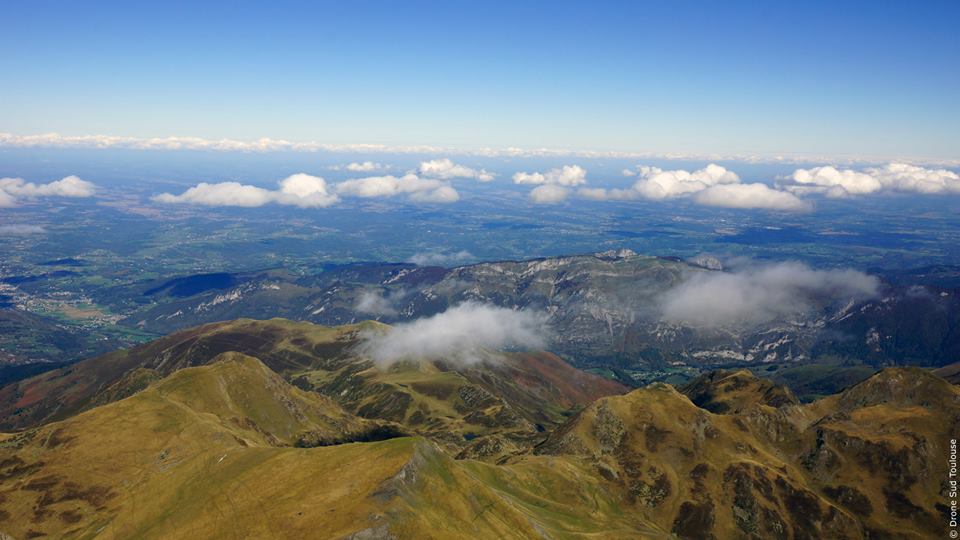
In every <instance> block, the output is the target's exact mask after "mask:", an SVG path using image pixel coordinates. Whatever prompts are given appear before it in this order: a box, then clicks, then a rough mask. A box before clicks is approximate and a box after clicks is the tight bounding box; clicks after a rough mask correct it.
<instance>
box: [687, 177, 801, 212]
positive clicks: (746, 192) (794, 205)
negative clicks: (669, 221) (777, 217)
mask: <svg viewBox="0 0 960 540" xmlns="http://www.w3.org/2000/svg"><path fill="white" fill-rule="evenodd" d="M693 200H694V201H695V202H697V203H698V204H702V205H705V206H719V207H722V208H763V209H767V210H784V211H789V212H802V211H806V210H810V209H811V208H812V207H811V205H810V203H809V202H807V201H803V200H800V199H799V198H798V197H797V196H796V195H794V194H793V193H788V192H786V191H780V190H776V189H772V188H770V186H767V185H766V184H760V183H756V184H722V185H717V186H710V187H708V188H707V189H704V190H703V191H699V192H697V193H696V194H694V196H693Z"/></svg>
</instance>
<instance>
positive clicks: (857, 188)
mask: <svg viewBox="0 0 960 540" xmlns="http://www.w3.org/2000/svg"><path fill="white" fill-rule="evenodd" d="M780 183H781V184H782V185H783V187H784V189H787V190H789V191H791V192H793V193H798V194H808V193H820V194H823V195H826V196H827V197H834V198H838V197H848V196H851V195H867V194H871V193H877V192H880V191H903V192H914V193H925V194H937V193H960V175H958V174H957V173H955V172H953V171H949V170H946V169H927V168H924V167H918V166H916V165H909V164H906V163H890V164H887V165H885V166H883V167H870V168H866V169H864V170H862V171H855V170H852V169H837V168H835V167H831V166H825V167H815V168H812V169H797V170H796V171H794V172H793V174H792V175H790V176H789V177H786V178H781V179H780Z"/></svg>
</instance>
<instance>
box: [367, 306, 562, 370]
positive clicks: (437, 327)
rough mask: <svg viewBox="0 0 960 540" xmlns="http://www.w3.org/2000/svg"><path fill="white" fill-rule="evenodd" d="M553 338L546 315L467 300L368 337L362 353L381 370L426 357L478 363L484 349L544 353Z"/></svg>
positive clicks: (463, 362) (462, 362)
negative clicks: (401, 361) (526, 350)
mask: <svg viewBox="0 0 960 540" xmlns="http://www.w3.org/2000/svg"><path fill="white" fill-rule="evenodd" d="M547 335H548V334H547V328H546V318H545V317H544V316H543V315H542V314H537V313H531V312H526V311H517V310H512V309H507V308H501V307H496V306H491V305H487V304H479V303H476V302H466V303H463V304H460V305H458V306H456V307H452V308H450V309H448V310H446V311H444V312H443V313H440V314H438V315H434V316H432V317H427V318H423V319H417V320H415V321H412V322H409V323H403V324H399V325H396V326H394V327H393V328H391V329H390V330H388V331H387V332H386V333H382V334H381V333H377V334H373V333H371V334H368V335H367V336H365V341H364V343H363V344H362V345H361V350H362V352H363V353H364V354H366V355H368V356H369V357H370V358H372V359H373V360H374V361H375V362H377V363H378V364H379V365H381V366H386V365H390V364H393V363H395V362H398V361H400V360H414V359H420V358H426V359H438V360H447V361H452V362H456V363H460V364H472V363H475V362H477V361H478V360H479V359H480V358H481V357H482V356H483V355H482V353H481V351H482V350H483V349H491V350H498V349H542V348H544V347H545V346H546V344H547Z"/></svg>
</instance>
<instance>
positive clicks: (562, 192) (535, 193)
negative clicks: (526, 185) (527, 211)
mask: <svg viewBox="0 0 960 540" xmlns="http://www.w3.org/2000/svg"><path fill="white" fill-rule="evenodd" d="M569 195H570V188H565V187H563V186H558V185H555V184H544V185H542V186H537V187H535V188H533V189H532V190H530V200H532V201H533V202H535V203H537V204H556V203H559V202H563V201H564V200H566V198H567V197H568V196H569Z"/></svg>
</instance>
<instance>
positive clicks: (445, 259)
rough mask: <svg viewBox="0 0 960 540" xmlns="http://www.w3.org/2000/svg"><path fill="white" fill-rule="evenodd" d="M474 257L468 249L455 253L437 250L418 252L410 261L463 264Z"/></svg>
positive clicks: (437, 264) (430, 264)
mask: <svg viewBox="0 0 960 540" xmlns="http://www.w3.org/2000/svg"><path fill="white" fill-rule="evenodd" d="M472 259H474V256H473V254H472V253H470V252H469V251H467V250H462V251H457V252H455V253H441V252H437V251H431V252H424V253H417V254H415V255H414V256H413V257H410V259H409V261H410V262H412V263H413V264H415V265H417V266H447V265H455V264H461V263H464V262H467V261H470V260H472Z"/></svg>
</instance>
